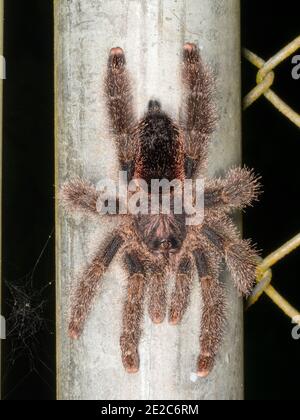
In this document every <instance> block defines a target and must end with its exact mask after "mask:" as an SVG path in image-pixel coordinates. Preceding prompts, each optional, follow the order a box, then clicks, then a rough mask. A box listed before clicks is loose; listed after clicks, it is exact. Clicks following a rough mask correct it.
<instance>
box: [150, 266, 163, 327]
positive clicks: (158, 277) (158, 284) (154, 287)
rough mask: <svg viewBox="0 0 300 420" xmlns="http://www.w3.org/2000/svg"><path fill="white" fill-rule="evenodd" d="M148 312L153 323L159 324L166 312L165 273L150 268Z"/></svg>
mask: <svg viewBox="0 0 300 420" xmlns="http://www.w3.org/2000/svg"><path fill="white" fill-rule="evenodd" d="M148 296H149V303H148V313H149V316H150V318H151V320H152V322H154V324H161V323H162V322H163V321H164V319H165V317H166V312H167V296H166V275H165V274H164V273H162V272H160V271H156V270H155V269H153V270H151V274H150V278H149V285H148Z"/></svg>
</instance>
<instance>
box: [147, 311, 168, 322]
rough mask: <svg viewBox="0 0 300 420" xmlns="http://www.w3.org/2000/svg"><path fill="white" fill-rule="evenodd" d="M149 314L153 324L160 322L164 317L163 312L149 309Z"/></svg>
mask: <svg viewBox="0 0 300 420" xmlns="http://www.w3.org/2000/svg"><path fill="white" fill-rule="evenodd" d="M149 315H150V318H151V321H152V322H153V324H162V323H163V322H164V319H165V314H163V313H160V312H153V311H149Z"/></svg>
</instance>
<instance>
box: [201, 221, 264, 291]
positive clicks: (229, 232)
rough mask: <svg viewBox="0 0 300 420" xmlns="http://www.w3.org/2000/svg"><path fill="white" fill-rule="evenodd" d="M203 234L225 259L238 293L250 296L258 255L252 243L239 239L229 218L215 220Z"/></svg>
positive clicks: (204, 229) (205, 227)
mask: <svg viewBox="0 0 300 420" xmlns="http://www.w3.org/2000/svg"><path fill="white" fill-rule="evenodd" d="M201 233H202V234H203V235H204V236H205V238H206V240H208V241H209V243H210V244H211V245H212V246H213V249H214V253H215V254H219V255H221V256H222V257H224V258H225V261H226V264H227V266H228V268H229V271H230V273H231V275H232V278H233V281H234V284H235V286H236V288H237V290H238V292H239V293H240V294H241V295H243V296H248V295H249V294H250V293H251V291H252V289H253V286H254V284H255V279H256V269H257V265H258V254H257V252H256V251H255V249H254V248H253V246H251V243H250V241H247V240H243V239H241V238H240V237H239V234H238V231H237V229H236V227H235V226H234V224H233V223H232V221H231V220H230V219H229V217H227V216H223V217H222V218H218V219H216V220H214V218H213V219H212V220H211V221H210V222H209V223H208V224H205V225H204V226H203V227H202V230H201Z"/></svg>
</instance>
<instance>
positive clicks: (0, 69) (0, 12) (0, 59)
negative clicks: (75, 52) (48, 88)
mask: <svg viewBox="0 0 300 420" xmlns="http://www.w3.org/2000/svg"><path fill="white" fill-rule="evenodd" d="M3 26H4V4H3V0H0V167H1V181H0V197H2V129H3V126H2V121H3V79H4V78H5V75H6V71H5V58H4V56H3ZM1 200H2V198H1ZM0 220H2V217H1V208H0ZM0 231H2V229H1V226H0ZM1 245H2V243H1V241H0V255H1V256H2V249H1V248H2V247H1ZM0 270H1V281H0V399H1V392H2V389H1V384H2V372H1V365H2V363H1V361H2V352H1V347H2V346H1V340H2V339H3V338H4V337H5V333H6V332H5V319H4V318H3V315H2V259H1V267H0Z"/></svg>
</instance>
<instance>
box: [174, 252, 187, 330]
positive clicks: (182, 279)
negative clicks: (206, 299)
mask: <svg viewBox="0 0 300 420" xmlns="http://www.w3.org/2000/svg"><path fill="white" fill-rule="evenodd" d="M191 287H192V263H191V260H190V258H188V257H184V258H182V259H181V261H180V263H179V266H178V272H177V274H176V282H175V290H174V291H173V293H172V298H171V306H170V311H169V322H170V324H173V325H176V324H178V323H179V322H180V321H181V320H182V317H183V315H184V314H185V311H186V309H187V307H188V304H189V301H190V292H191Z"/></svg>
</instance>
